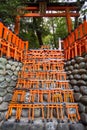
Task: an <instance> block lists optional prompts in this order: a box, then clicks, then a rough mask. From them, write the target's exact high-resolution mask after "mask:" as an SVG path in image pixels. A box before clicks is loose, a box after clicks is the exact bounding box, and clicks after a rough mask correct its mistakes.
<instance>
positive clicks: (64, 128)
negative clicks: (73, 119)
mask: <svg viewBox="0 0 87 130" xmlns="http://www.w3.org/2000/svg"><path fill="white" fill-rule="evenodd" d="M56 130H69V124H68V123H59V124H58V125H57V129H56Z"/></svg>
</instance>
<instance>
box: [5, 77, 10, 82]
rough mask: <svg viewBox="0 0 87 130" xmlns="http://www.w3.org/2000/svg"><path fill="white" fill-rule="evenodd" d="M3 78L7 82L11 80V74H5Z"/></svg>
mask: <svg viewBox="0 0 87 130" xmlns="http://www.w3.org/2000/svg"><path fill="white" fill-rule="evenodd" d="M5 79H6V81H7V82H8V83H9V82H10V81H11V76H10V75H6V76H5Z"/></svg>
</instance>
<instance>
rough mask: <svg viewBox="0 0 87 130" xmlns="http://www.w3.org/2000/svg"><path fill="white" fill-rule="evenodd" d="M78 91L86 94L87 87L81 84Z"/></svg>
mask: <svg viewBox="0 0 87 130" xmlns="http://www.w3.org/2000/svg"><path fill="white" fill-rule="evenodd" d="M80 91H81V93H82V94H83V95H87V87H86V86H81V87H80Z"/></svg>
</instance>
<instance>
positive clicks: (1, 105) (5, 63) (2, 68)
mask: <svg viewBox="0 0 87 130" xmlns="http://www.w3.org/2000/svg"><path fill="white" fill-rule="evenodd" d="M21 67H22V63H20V62H17V61H13V60H11V59H10V60H7V59H6V58H0V122H2V120H3V119H4V117H5V113H6V111H7V109H8V104H9V102H10V100H11V98H12V93H13V90H14V88H15V86H16V82H17V77H18V72H19V71H20V70H21Z"/></svg>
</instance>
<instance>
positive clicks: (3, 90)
mask: <svg viewBox="0 0 87 130" xmlns="http://www.w3.org/2000/svg"><path fill="white" fill-rule="evenodd" d="M6 93H7V91H6V89H2V88H0V96H1V97H3V96H5V94H6Z"/></svg>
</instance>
